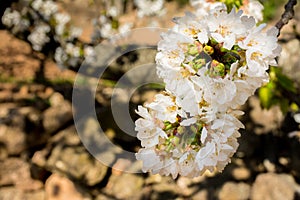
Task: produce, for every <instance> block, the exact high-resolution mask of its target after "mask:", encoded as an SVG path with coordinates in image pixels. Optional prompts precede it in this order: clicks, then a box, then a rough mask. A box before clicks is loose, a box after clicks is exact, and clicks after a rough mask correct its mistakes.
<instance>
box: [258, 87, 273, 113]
mask: <svg viewBox="0 0 300 200" xmlns="http://www.w3.org/2000/svg"><path fill="white" fill-rule="evenodd" d="M268 85H269V84H267V86H264V87H262V88H260V89H259V91H258V96H259V99H260V104H261V106H262V107H263V108H266V109H269V108H270V107H271V105H272V97H273V92H272V89H271V88H270V87H268Z"/></svg>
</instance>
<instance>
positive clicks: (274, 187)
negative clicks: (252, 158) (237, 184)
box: [251, 173, 299, 200]
mask: <svg viewBox="0 0 300 200" xmlns="http://www.w3.org/2000/svg"><path fill="white" fill-rule="evenodd" d="M298 189H299V186H298V185H297V184H296V182H295V180H294V178H293V176H292V175H289V174H275V173H265V174H259V175H258V176H257V177H256V179H255V182H254V183H253V186H252V190H251V199H253V200H281V199H285V200H292V199H294V195H295V191H297V190H298Z"/></svg>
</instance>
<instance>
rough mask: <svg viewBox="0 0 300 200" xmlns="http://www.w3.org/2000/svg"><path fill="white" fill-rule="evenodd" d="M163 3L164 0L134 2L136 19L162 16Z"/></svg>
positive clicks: (137, 0)
mask: <svg viewBox="0 0 300 200" xmlns="http://www.w3.org/2000/svg"><path fill="white" fill-rule="evenodd" d="M164 3H165V1H164V0H134V4H135V6H136V7H137V15H138V17H144V16H151V15H162V14H163V13H164V9H163V7H164Z"/></svg>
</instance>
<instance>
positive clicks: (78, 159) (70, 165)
mask: <svg viewBox="0 0 300 200" xmlns="http://www.w3.org/2000/svg"><path fill="white" fill-rule="evenodd" d="M46 165H47V166H48V167H49V168H50V169H51V170H52V171H61V172H64V173H67V174H69V175H70V176H71V177H73V178H75V179H79V180H83V181H85V182H86V183H87V184H88V185H89V186H93V185H96V184H98V183H100V182H101V181H102V180H103V179H104V177H105V175H106V172H107V167H106V166H104V165H103V164H101V163H100V162H98V161H97V160H95V159H93V158H92V157H91V156H90V155H89V154H88V153H87V152H86V151H85V149H84V148H83V147H65V148H63V147H62V145H57V146H56V147H55V148H54V149H53V150H52V152H51V155H50V157H49V159H48V160H47V164H46Z"/></svg>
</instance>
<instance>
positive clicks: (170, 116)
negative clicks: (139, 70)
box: [135, 8, 281, 178]
mask: <svg viewBox="0 0 300 200" xmlns="http://www.w3.org/2000/svg"><path fill="white" fill-rule="evenodd" d="M226 10H227V9H225V10H224V9H219V8H215V9H213V10H211V11H210V12H209V13H208V14H207V15H206V16H204V17H201V18H199V17H198V16H196V15H194V14H192V13H187V14H186V16H184V17H182V18H176V19H175V23H176V25H175V26H174V27H173V28H172V29H171V30H169V31H168V32H166V33H163V34H162V35H161V36H162V40H161V41H160V42H159V43H158V53H157V55H156V63H157V73H158V76H159V77H160V78H162V79H163V81H164V83H165V89H166V92H165V93H164V94H158V95H156V97H155V100H154V102H152V103H150V104H146V105H145V106H144V107H142V106H139V107H138V110H137V113H138V114H139V115H140V116H141V118H139V119H138V120H137V121H136V123H135V124H136V131H137V132H138V133H137V137H138V139H139V140H141V145H142V147H143V148H141V149H140V150H139V152H138V153H137V154H136V157H137V159H138V160H142V161H143V171H144V172H147V171H150V172H152V173H159V174H161V175H169V174H171V175H172V176H173V178H175V177H177V175H178V174H179V175H183V176H188V177H196V176H199V175H202V174H203V173H204V172H205V171H206V170H209V171H211V172H213V171H222V170H223V169H224V167H225V166H226V165H227V164H228V163H229V162H230V160H231V157H232V155H233V154H234V153H235V152H236V149H237V147H238V143H237V138H238V137H239V136H240V134H239V132H238V129H239V128H243V127H244V126H243V124H242V123H241V122H239V120H238V119H237V118H236V116H238V115H241V114H242V112H241V111H239V110H237V109H238V107H239V106H240V105H243V104H244V103H245V102H246V100H247V99H248V97H249V96H251V95H253V94H254V92H255V90H256V89H257V88H259V87H260V86H261V85H262V84H263V83H265V82H267V81H268V73H267V70H268V68H269V66H270V65H276V61H275V58H276V57H277V56H279V54H280V51H281V48H280V46H279V45H278V43H277V33H278V30H277V29H276V28H275V27H273V28H270V29H268V30H265V29H264V27H265V24H261V25H259V26H257V25H256V21H255V19H254V18H253V17H248V16H244V15H242V11H241V10H240V11H236V10H235V9H232V11H231V12H230V13H228V12H227V11H226Z"/></svg>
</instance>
